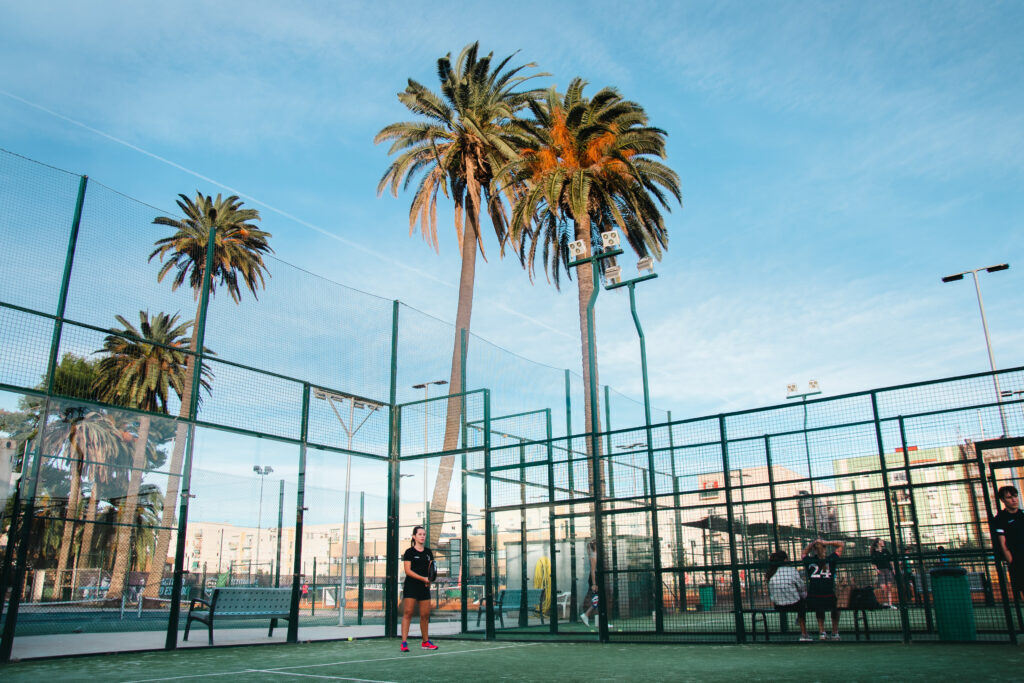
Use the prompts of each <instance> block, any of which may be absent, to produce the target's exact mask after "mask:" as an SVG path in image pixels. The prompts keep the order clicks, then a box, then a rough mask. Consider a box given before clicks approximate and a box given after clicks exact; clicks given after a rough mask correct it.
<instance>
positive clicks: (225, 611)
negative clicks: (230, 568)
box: [184, 588, 292, 645]
mask: <svg viewBox="0 0 1024 683" xmlns="http://www.w3.org/2000/svg"><path fill="white" fill-rule="evenodd" d="M291 606H292V589H291V588H215V589H213V595H211V596H210V599H209V601H206V600H202V599H200V598H192V602H191V604H190V605H189V607H188V619H187V620H186V621H185V637H184V640H188V631H189V628H190V627H191V626H192V622H193V621H198V622H201V623H203V624H206V628H207V629H208V630H209V632H210V645H213V621H214V619H241V618H262V619H270V631H269V632H268V633H267V637H270V636H273V635H274V627H276V626H277V620H278V619H288V618H289V617H290V616H291ZM197 607H198V608H199V609H197Z"/></svg>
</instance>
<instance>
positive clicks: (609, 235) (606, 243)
mask: <svg viewBox="0 0 1024 683" xmlns="http://www.w3.org/2000/svg"><path fill="white" fill-rule="evenodd" d="M601 246H603V247H604V248H605V249H615V248H616V247H618V246H619V232H618V230H609V231H608V232H602V233H601Z"/></svg>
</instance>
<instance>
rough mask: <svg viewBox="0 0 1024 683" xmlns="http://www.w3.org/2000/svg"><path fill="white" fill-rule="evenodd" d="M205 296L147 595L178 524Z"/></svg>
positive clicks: (155, 588)
mask: <svg viewBox="0 0 1024 683" xmlns="http://www.w3.org/2000/svg"><path fill="white" fill-rule="evenodd" d="M202 305H203V303H202V297H200V300H199V303H197V304H196V317H195V318H193V319H192V340H191V342H189V350H190V351H192V353H191V354H189V356H188V358H186V359H185V383H184V384H183V385H182V390H183V391H184V392H185V395H184V396H182V397H181V407H180V408H179V409H178V418H179V420H178V424H177V426H176V427H175V430H174V450H173V451H172V452H171V462H170V464H169V470H168V473H167V493H166V494H165V495H164V505H163V510H162V512H161V515H160V529H159V530H158V531H157V536H156V550H155V551H154V552H153V563H152V566H150V568H149V576H148V577H147V578H146V587H145V589H144V591H143V595H144V596H145V597H147V598H156V597H158V595H159V591H160V582H161V581H162V580H163V578H164V565H166V564H167V551H168V549H169V548H170V545H171V529H172V528H174V514H175V512H176V511H177V507H178V506H177V505H176V503H177V500H178V491H179V488H178V483H179V481H180V480H181V465H182V461H184V459H185V440H186V437H187V435H188V422H187V420H188V418H189V417H190V416H189V404H190V403H191V402H192V377H193V376H194V374H195V366H196V363H195V361H196V355H195V354H197V353H198V349H199V314H200V313H201V312H202Z"/></svg>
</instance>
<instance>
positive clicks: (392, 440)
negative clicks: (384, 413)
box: [384, 300, 402, 638]
mask: <svg viewBox="0 0 1024 683" xmlns="http://www.w3.org/2000/svg"><path fill="white" fill-rule="evenodd" d="M398 308H399V302H398V301H397V300H396V301H394V302H393V303H392V309H391V389H390V394H389V396H390V398H389V402H388V403H389V409H390V417H391V419H390V420H388V503H387V507H388V522H387V524H388V525H387V550H386V551H385V554H386V556H387V564H386V565H385V572H384V574H385V576H384V637H386V638H394V637H395V636H396V635H398V633H397V628H396V627H397V626H398V624H396V623H395V620H396V618H397V615H398V562H399V554H398V479H399V474H400V472H399V469H398V465H399V453H400V449H401V431H400V427H401V419H402V417H401V411H399V409H398V406H397V405H396V401H397V398H398V396H397V394H398Z"/></svg>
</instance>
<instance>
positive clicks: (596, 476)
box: [566, 230, 622, 643]
mask: <svg viewBox="0 0 1024 683" xmlns="http://www.w3.org/2000/svg"><path fill="white" fill-rule="evenodd" d="M588 238H589V236H588ZM601 243H602V246H603V247H604V250H603V251H601V252H599V253H597V254H594V255H592V256H587V254H588V253H590V248H589V245H588V244H587V242H585V241H583V240H576V241H574V242H570V243H569V253H570V255H571V256H572V258H573V259H574V260H572V261H569V263H567V264H566V266H567V267H569V268H579V267H580V266H583V267H587V266H590V269H591V270H590V272H591V273H592V277H593V282H594V287H593V289H592V290H591V292H590V298H589V300H588V301H587V314H586V327H587V373H588V374H589V376H590V391H589V396H588V397H587V398H588V399H589V400H590V415H589V417H590V425H591V431H590V459H591V467H590V475H591V482H590V485H591V491H592V493H593V496H594V523H593V529H594V533H595V534H596V535H597V537H598V543H599V547H598V549H597V550H598V552H597V578H598V582H597V596H598V607H597V613H598V634H599V636H598V637H599V639H600V640H601V642H603V643H606V642H608V601H607V599H606V592H605V590H604V573H605V572H604V561H605V558H604V550H605V549H604V547H603V545H604V544H603V543H602V542H601V537H602V536H603V534H602V533H601V528H602V527H601V517H602V515H601V493H602V492H601V458H600V450H601V439H600V437H599V436H598V433H597V421H598V411H597V359H596V358H594V304H596V303H597V295H598V294H599V293H600V291H601V288H600V286H598V282H600V273H599V270H600V268H599V262H600V261H602V260H604V259H607V258H612V257H614V256H618V255H619V254H621V253H622V249H619V248H617V247H618V246H619V233H618V232H616V231H615V230H609V231H607V232H602V233H601Z"/></svg>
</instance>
